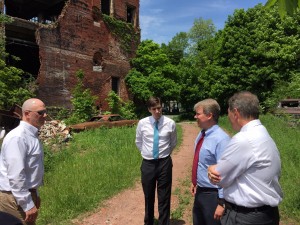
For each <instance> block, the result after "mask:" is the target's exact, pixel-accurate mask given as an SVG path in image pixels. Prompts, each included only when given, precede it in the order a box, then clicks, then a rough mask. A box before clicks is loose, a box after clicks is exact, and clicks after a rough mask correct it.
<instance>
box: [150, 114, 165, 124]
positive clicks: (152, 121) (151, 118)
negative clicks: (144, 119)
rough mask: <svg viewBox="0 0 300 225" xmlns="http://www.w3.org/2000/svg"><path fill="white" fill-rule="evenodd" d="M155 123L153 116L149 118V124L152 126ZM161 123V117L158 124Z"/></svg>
mask: <svg viewBox="0 0 300 225" xmlns="http://www.w3.org/2000/svg"><path fill="white" fill-rule="evenodd" d="M155 121H156V120H155V119H154V117H153V116H150V122H151V124H154V123H155ZM161 121H163V116H161V117H160V118H159V120H158V124H160V123H161Z"/></svg>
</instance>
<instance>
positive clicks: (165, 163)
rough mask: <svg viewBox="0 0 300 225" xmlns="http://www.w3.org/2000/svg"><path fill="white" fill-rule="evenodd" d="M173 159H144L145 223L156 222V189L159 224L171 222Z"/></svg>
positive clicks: (147, 224)
mask: <svg viewBox="0 0 300 225" xmlns="http://www.w3.org/2000/svg"><path fill="white" fill-rule="evenodd" d="M172 167H173V163H172V159H171V157H170V156H168V157H166V158H163V159H158V160H145V159H144V160H143V162H142V165H141V175H142V186H143V191H144V196H145V218H144V224H145V225H153V223H154V202H155V189H156V187H157V198H158V212H159V218H158V224H159V225H169V224H170V206H171V188H172Z"/></svg>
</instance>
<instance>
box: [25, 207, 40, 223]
mask: <svg viewBox="0 0 300 225" xmlns="http://www.w3.org/2000/svg"><path fill="white" fill-rule="evenodd" d="M25 214H26V217H25V222H34V221H35V220H36V218H37V216H38V209H37V208H36V207H35V206H34V207H33V208H31V209H29V210H28V211H26V212H25Z"/></svg>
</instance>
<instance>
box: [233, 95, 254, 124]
mask: <svg viewBox="0 0 300 225" xmlns="http://www.w3.org/2000/svg"><path fill="white" fill-rule="evenodd" d="M228 107H229V110H230V111H232V110H233V109H234V108H236V109H237V110H238V111H239V113H240V115H241V116H242V117H243V118H245V119H250V118H253V119H258V117H259V100H258V98H257V96H256V95H255V94H252V93H251V92H249V91H241V92H238V93H235V94H234V95H233V96H232V97H231V98H229V100H228Z"/></svg>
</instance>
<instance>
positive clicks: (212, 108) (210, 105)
mask: <svg viewBox="0 0 300 225" xmlns="http://www.w3.org/2000/svg"><path fill="white" fill-rule="evenodd" d="M199 107H202V108H203V113H204V114H205V115H208V114H210V113H211V114H212V116H213V120H214V121H215V122H216V123H218V121H219V116H220V111H221V108H220V105H219V103H218V102H217V101H216V100H214V99H211V98H208V99H204V100H202V101H200V102H198V103H196V104H195V105H194V111H196V110H197V109H198V108H199Z"/></svg>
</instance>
